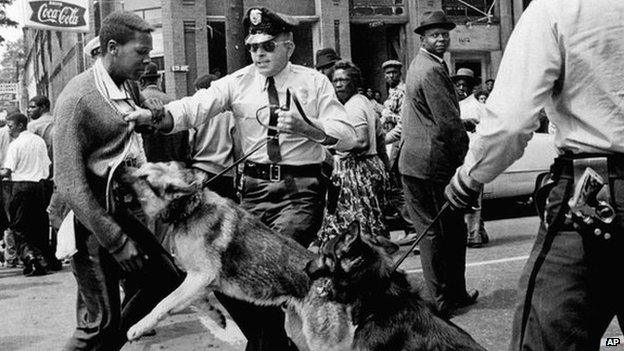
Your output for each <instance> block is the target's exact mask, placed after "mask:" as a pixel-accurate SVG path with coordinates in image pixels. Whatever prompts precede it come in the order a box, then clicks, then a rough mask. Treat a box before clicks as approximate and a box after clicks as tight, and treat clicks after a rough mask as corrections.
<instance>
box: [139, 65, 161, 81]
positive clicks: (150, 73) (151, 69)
mask: <svg viewBox="0 0 624 351" xmlns="http://www.w3.org/2000/svg"><path fill="white" fill-rule="evenodd" d="M141 78H160V73H158V65H157V64H156V63H154V62H150V63H148V64H147V66H146V67H145V71H143V74H141Z"/></svg>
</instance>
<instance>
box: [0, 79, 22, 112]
mask: <svg viewBox="0 0 624 351" xmlns="http://www.w3.org/2000/svg"><path fill="white" fill-rule="evenodd" d="M17 89H18V85H17V83H0V111H1V110H4V109H6V108H9V107H17V105H18V104H17Z"/></svg>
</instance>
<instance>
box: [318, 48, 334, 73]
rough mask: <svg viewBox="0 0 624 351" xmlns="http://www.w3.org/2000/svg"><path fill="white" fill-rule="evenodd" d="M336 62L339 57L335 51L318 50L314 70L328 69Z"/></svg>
mask: <svg viewBox="0 0 624 351" xmlns="http://www.w3.org/2000/svg"><path fill="white" fill-rule="evenodd" d="M338 61H340V56H338V54H337V53H336V50H334V49H332V48H324V49H320V50H318V51H317V52H316V65H315V66H314V68H316V69H320V68H329V67H330V66H333V65H334V63H336V62H338Z"/></svg>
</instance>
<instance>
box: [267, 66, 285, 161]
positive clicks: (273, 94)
mask: <svg viewBox="0 0 624 351" xmlns="http://www.w3.org/2000/svg"><path fill="white" fill-rule="evenodd" d="M267 83H268V86H267V91H268V93H269V104H270V105H271V108H270V111H271V112H270V116H269V126H271V127H275V126H277V113H276V111H277V109H278V108H279V97H278V96H277V89H275V80H274V79H273V77H269V78H267ZM278 138H279V133H278V132H277V131H276V130H273V129H269V130H268V131H267V139H268V143H267V154H268V155H269V160H271V162H273V163H278V162H279V161H281V160H282V154H281V153H280V147H279V139H278Z"/></svg>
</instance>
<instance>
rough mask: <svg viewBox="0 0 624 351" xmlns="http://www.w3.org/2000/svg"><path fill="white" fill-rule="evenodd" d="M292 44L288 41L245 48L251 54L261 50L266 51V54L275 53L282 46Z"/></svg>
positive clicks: (248, 45) (268, 42) (251, 45)
mask: <svg viewBox="0 0 624 351" xmlns="http://www.w3.org/2000/svg"><path fill="white" fill-rule="evenodd" d="M289 43H292V42H291V41H290V40H286V41H273V40H270V41H265V42H264V43H259V44H247V45H245V47H247V50H249V52H256V51H258V49H259V48H262V50H264V51H266V52H273V51H275V48H276V47H277V46H278V45H280V44H289Z"/></svg>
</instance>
